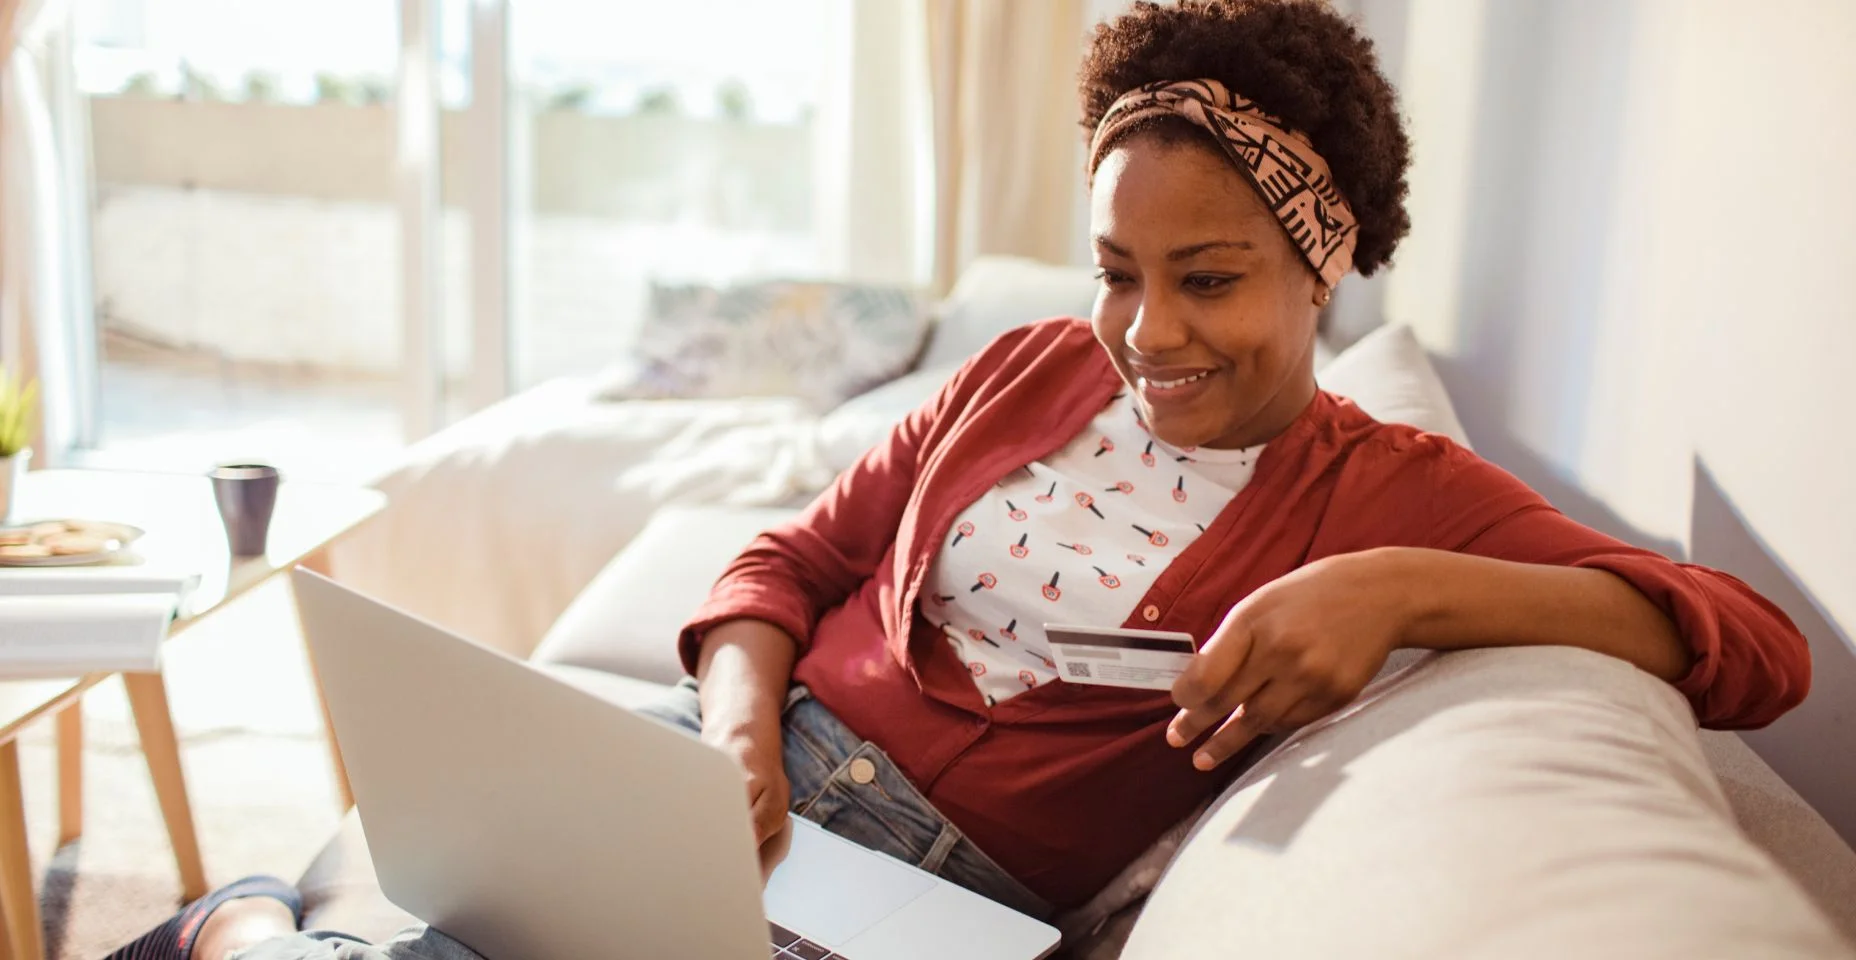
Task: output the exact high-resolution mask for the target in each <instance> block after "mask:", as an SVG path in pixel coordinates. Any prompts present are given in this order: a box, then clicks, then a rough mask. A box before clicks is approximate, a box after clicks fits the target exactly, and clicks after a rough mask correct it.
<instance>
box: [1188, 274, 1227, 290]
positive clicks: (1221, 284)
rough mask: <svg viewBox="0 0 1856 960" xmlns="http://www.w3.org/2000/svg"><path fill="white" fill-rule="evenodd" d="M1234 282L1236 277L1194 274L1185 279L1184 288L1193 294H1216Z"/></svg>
mask: <svg viewBox="0 0 1856 960" xmlns="http://www.w3.org/2000/svg"><path fill="white" fill-rule="evenodd" d="M1236 280H1237V278H1236V277H1228V276H1219V275H1216V274H1206V273H1195V274H1192V275H1191V276H1188V277H1187V278H1186V287H1187V289H1189V290H1192V291H1193V292H1195V293H1216V292H1218V291H1220V290H1223V289H1224V288H1225V287H1228V286H1230V285H1231V284H1232V283H1233V282H1235V281H1236Z"/></svg>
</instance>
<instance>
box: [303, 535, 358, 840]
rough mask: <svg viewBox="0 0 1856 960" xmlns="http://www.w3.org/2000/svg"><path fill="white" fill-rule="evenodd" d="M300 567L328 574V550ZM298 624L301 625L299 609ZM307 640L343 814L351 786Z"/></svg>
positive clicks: (351, 795) (350, 797)
mask: <svg viewBox="0 0 1856 960" xmlns="http://www.w3.org/2000/svg"><path fill="white" fill-rule="evenodd" d="M302 566H303V568H304V569H306V570H313V571H315V572H316V573H320V574H322V575H323V576H325V577H326V576H329V553H328V551H327V550H318V551H316V552H315V553H312V554H310V555H309V556H308V557H305V558H304V560H303V563H302ZM297 623H298V624H299V625H301V624H302V615H301V613H300V612H299V613H298V616H297ZM304 629H305V630H307V629H308V628H307V627H304ZM308 643H309V639H308V637H307V636H305V637H304V648H303V652H304V654H306V655H307V656H308V657H309V677H310V679H311V680H313V681H315V683H316V705H317V706H319V707H321V708H322V729H323V732H324V733H326V734H327V735H328V738H329V763H330V765H331V766H333V767H334V768H335V795H336V801H337V802H338V803H340V804H341V808H342V812H343V813H346V812H348V811H349V810H350V809H352V808H353V807H354V789H353V788H352V787H350V786H349V785H348V764H347V762H346V761H344V760H343V759H342V747H341V744H340V743H338V742H337V741H336V739H335V718H334V717H332V716H330V715H329V698H328V697H327V696H326V695H325V694H324V693H323V692H322V672H321V671H320V670H319V669H318V668H317V667H316V652H315V651H314V650H311V649H309V646H308Z"/></svg>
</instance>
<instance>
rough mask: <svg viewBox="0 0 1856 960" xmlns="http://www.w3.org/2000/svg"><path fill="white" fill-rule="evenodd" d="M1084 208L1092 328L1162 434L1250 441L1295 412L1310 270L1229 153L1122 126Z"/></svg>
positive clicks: (1311, 306)
mask: <svg viewBox="0 0 1856 960" xmlns="http://www.w3.org/2000/svg"><path fill="white" fill-rule="evenodd" d="M1089 220H1090V233H1091V235H1092V236H1093V237H1094V238H1095V259H1096V266H1097V267H1098V268H1099V269H1100V273H1101V277H1102V286H1101V289H1100V291H1099V292H1098V293H1097V295H1096V306H1095V318H1094V324H1095V333H1096V339H1097V340H1099V341H1100V342H1101V343H1102V348H1103V349H1104V350H1107V351H1108V355H1109V358H1110V359H1111V360H1113V361H1114V363H1115V369H1117V370H1119V371H1120V372H1121V377H1122V379H1123V380H1125V381H1127V383H1128V386H1129V387H1130V388H1131V389H1132V390H1133V391H1134V394H1135V397H1136V398H1137V400H1138V402H1139V404H1140V409H1141V413H1142V416H1143V417H1145V418H1146V420H1147V423H1148V425H1149V426H1150V428H1151V429H1152V430H1153V432H1154V433H1155V434H1156V435H1157V436H1158V437H1159V438H1160V439H1162V440H1165V441H1166V442H1168V443H1171V444H1173V445H1175V446H1181V447H1188V446H1202V447H1215V448H1237V447H1250V446H1255V445H1257V444H1259V443H1263V442H1265V441H1267V440H1270V439H1272V438H1274V437H1275V436H1276V435H1277V434H1279V433H1281V432H1282V431H1283V430H1284V429H1286V428H1287V427H1288V426H1289V424H1290V422H1292V421H1293V420H1294V419H1295V418H1296V417H1297V416H1298V415H1300V414H1301V412H1302V410H1303V409H1304V408H1306V407H1307V405H1308V403H1309V401H1310V400H1312V399H1313V398H1314V394H1315V377H1314V340H1315V320H1316V317H1317V308H1316V306H1315V298H1316V295H1317V291H1319V290H1320V280H1319V279H1318V278H1317V277H1316V276H1315V272H1314V270H1312V269H1311V268H1310V267H1309V266H1308V265H1307V262H1306V261H1305V260H1303V259H1302V255H1301V252H1300V251H1299V250H1298V249H1296V247H1295V246H1293V245H1292V244H1291V243H1290V242H1289V237H1288V235H1287V234H1286V233H1284V232H1283V228H1282V225H1281V224H1280V223H1278V222H1277V220H1276V217H1275V215H1273V214H1271V213H1270V211H1269V208H1268V207H1266V206H1264V204H1263V200H1262V198H1260V197H1258V196H1257V193H1256V191H1255V190H1253V189H1251V188H1250V185H1249V184H1248V183H1246V182H1245V181H1244V179H1243V176H1242V175H1241V174H1240V173H1238V171H1237V170H1235V169H1233V168H1232V167H1231V164H1230V161H1228V160H1226V159H1224V157H1222V156H1220V155H1219V154H1217V153H1216V152H1214V150H1213V149H1212V147H1211V146H1210V145H1206V146H1203V147H1201V146H1197V145H1192V144H1180V143H1169V142H1165V141H1160V140H1157V139H1155V138H1152V137H1143V136H1139V135H1136V136H1134V137H1131V138H1129V139H1128V140H1126V141H1124V142H1123V143H1122V144H1121V145H1120V146H1118V147H1116V148H1115V149H1114V150H1113V151H1111V152H1110V153H1109V154H1108V156H1106V157H1104V158H1103V159H1102V164H1101V166H1100V167H1098V168H1097V169H1096V176H1095V184H1094V186H1093V187H1092V189H1091V193H1090V204H1089Z"/></svg>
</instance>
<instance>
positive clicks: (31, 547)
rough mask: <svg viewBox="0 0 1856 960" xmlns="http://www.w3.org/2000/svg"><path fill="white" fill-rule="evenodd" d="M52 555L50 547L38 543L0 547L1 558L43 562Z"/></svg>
mask: <svg viewBox="0 0 1856 960" xmlns="http://www.w3.org/2000/svg"><path fill="white" fill-rule="evenodd" d="M51 555H52V551H51V548H50V547H47V546H44V545H42V544H37V543H20V544H14V545H12V546H7V547H0V557H5V558H9V559H13V560H42V559H44V558H46V557H49V556H51Z"/></svg>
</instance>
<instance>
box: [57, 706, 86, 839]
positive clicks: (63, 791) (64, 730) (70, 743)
mask: <svg viewBox="0 0 1856 960" xmlns="http://www.w3.org/2000/svg"><path fill="white" fill-rule="evenodd" d="M83 835H84V700H83V698H82V697H79V698H78V699H77V701H76V702H75V703H72V704H71V705H70V706H68V707H65V708H64V709H63V710H60V711H59V712H58V845H59V846H63V845H65V844H67V843H70V842H71V841H73V840H76V839H77V838H78V837H81V836H83Z"/></svg>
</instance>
